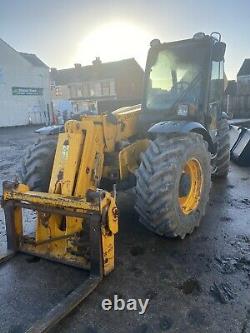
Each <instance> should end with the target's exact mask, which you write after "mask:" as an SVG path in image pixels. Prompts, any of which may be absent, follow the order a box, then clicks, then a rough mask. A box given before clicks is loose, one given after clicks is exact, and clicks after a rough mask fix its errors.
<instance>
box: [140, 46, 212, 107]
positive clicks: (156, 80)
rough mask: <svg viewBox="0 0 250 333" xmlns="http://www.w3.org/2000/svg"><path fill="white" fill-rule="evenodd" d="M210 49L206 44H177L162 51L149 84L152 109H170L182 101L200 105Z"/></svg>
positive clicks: (148, 102)
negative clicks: (203, 73) (208, 49)
mask: <svg viewBox="0 0 250 333" xmlns="http://www.w3.org/2000/svg"><path fill="white" fill-rule="evenodd" d="M205 63H206V49H205V46H204V45H202V46H200V45H198V46H197V45H195V46H194V45H193V43H192V44H191V43H190V44H186V45H179V46H178V45H175V46H172V47H168V48H166V49H165V50H161V51H159V53H158V55H157V56H156V58H155V61H154V63H153V64H152V66H151V69H150V75H149V79H148V84H147V97H146V106H147V108H148V109H157V110H162V109H163V110H166V109H169V108H171V107H172V106H174V105H175V104H176V103H178V102H188V103H194V104H196V103H197V102H198V100H199V98H200V93H201V82H202V79H203V75H202V72H203V69H204V65H205Z"/></svg>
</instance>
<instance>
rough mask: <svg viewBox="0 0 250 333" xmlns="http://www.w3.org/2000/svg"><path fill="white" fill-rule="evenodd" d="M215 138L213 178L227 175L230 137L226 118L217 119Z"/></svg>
mask: <svg viewBox="0 0 250 333" xmlns="http://www.w3.org/2000/svg"><path fill="white" fill-rule="evenodd" d="M217 138H218V141H217V142H218V143H217V145H218V152H217V157H216V165H215V172H214V173H213V178H223V177H227V175H228V172H229V165H230V137H229V125H228V121H227V119H221V120H219V123H218V134H217Z"/></svg>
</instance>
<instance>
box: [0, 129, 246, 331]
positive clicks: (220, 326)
mask: <svg viewBox="0 0 250 333" xmlns="http://www.w3.org/2000/svg"><path fill="white" fill-rule="evenodd" d="M33 130H34V128H15V129H0V182H2V181H3V180H4V179H13V177H14V176H15V174H16V171H17V168H18V165H19V163H20V160H21V158H22V156H23V154H24V151H25V149H26V147H27V146H28V145H29V144H31V143H32V142H34V140H36V136H37V135H36V134H34V133H33ZM249 189H250V169H249V168H239V167H237V166H235V165H231V169H230V174H229V177H228V179H227V180H221V181H219V182H216V183H214V184H213V187H212V191H211V196H210V202H209V206H208V209H207V214H206V217H205V218H204V219H203V221H202V223H201V225H200V227H199V229H197V230H196V231H195V232H194V233H193V234H192V235H191V236H188V237H186V238H185V240H179V239H174V240H173V239H172V240H171V239H170V240H169V239H163V238H161V237H158V236H155V235H154V234H152V233H151V232H149V231H147V230H146V229H145V228H144V227H143V226H141V225H140V224H139V222H138V217H137V215H136V213H135V211H134V209H133V202H134V197H133V194H132V193H131V191H129V192H127V193H125V192H124V193H120V194H119V200H118V205H119V208H120V215H121V222H120V231H119V235H118V236H117V239H116V268H115V271H114V272H113V273H112V274H110V275H109V276H108V277H106V278H105V279H104V281H103V282H102V284H101V285H100V286H99V287H98V288H97V289H96V290H95V291H94V292H93V293H92V294H91V295H90V296H89V297H88V298H87V299H86V300H85V301H84V302H83V303H82V304H81V305H80V306H79V307H78V308H77V309H76V310H75V311H74V312H73V313H72V314H70V315H69V316H68V317H67V318H66V319H65V320H63V321H62V322H61V323H60V324H59V325H58V326H57V327H56V328H55V329H54V330H53V332H56V333H57V332H58V333H59V332H60V333H66V332H79V333H80V332H81V333H117V332H121V333H123V332H124V333H125V332H126V333H128V332H129V333H130V332H131V333H160V332H169V333H174V332H175V333H183V332H185V333H205V332H209V333H210V332H211V333H228V332H232V333H249V332H250V292H249V285H250V217H249V216H250V195H249V193H250V190H249ZM29 223H30V222H29ZM5 246H6V240H5V229H4V217H3V213H2V211H1V212H0V249H1V250H4V248H5ZM85 277H86V275H85V273H84V272H83V271H80V270H77V269H73V268H69V267H65V266H62V265H60V264H52V263H49V262H46V261H43V260H39V261H38V260H34V259H33V258H30V257H27V256H24V255H19V256H17V257H16V258H14V259H13V260H12V261H10V262H9V263H6V264H4V265H2V267H1V268H0V318H1V320H0V332H3V333H5V332H6V333H7V332H12V333H13V332H15V333H20V332H23V331H24V329H25V328H27V327H28V326H29V325H30V323H32V321H34V320H35V319H40V318H41V316H42V315H43V313H45V312H46V311H47V310H49V309H50V308H51V307H52V306H53V305H55V304H56V303H57V302H58V301H60V300H61V299H63V297H65V296H66V295H67V294H68V293H69V292H70V291H71V290H73V289H74V288H75V287H76V286H77V285H79V284H80V283H81V282H82V281H83V279H84V278H85ZM114 294H116V295H118V296H119V297H122V298H123V299H124V300H128V299H130V298H136V299H138V298H141V299H142V300H145V299H146V298H149V299H150V300H149V305H148V308H147V310H146V312H145V314H144V315H140V314H139V313H138V311H114V310H111V311H104V310H102V308H101V302H102V300H103V299H104V298H113V296H114Z"/></svg>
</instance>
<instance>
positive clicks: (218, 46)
mask: <svg viewBox="0 0 250 333" xmlns="http://www.w3.org/2000/svg"><path fill="white" fill-rule="evenodd" d="M225 51H226V44H225V43H223V42H217V43H215V44H214V46H213V51H212V60H213V61H223V59H224V55H225Z"/></svg>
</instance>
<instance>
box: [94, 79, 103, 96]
mask: <svg viewBox="0 0 250 333" xmlns="http://www.w3.org/2000/svg"><path fill="white" fill-rule="evenodd" d="M95 96H102V87H101V83H100V82H97V83H95Z"/></svg>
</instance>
